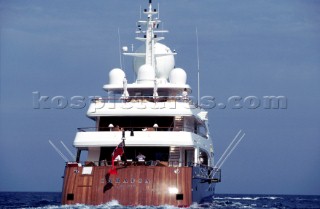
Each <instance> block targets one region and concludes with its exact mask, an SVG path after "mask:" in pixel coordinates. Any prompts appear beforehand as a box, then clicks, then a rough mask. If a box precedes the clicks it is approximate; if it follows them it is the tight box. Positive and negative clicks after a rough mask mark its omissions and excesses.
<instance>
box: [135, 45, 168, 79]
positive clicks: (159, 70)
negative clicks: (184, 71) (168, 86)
mask: <svg viewBox="0 0 320 209" xmlns="http://www.w3.org/2000/svg"><path fill="white" fill-rule="evenodd" d="M154 48H155V50H154V51H155V54H156V72H155V75H156V78H158V79H165V80H166V79H168V77H169V73H170V71H171V70H172V69H173V68H174V56H173V55H165V54H171V53H172V51H171V50H170V48H169V47H167V46H166V45H164V44H161V43H156V44H155V45H154ZM136 52H137V53H145V52H146V46H145V45H142V46H140V47H139V48H138V49H137V50H136ZM157 54H159V55H158V56H157ZM144 64H145V57H144V56H143V57H135V58H134V59H133V67H134V71H135V73H136V76H137V74H138V70H139V68H140V66H141V65H144Z"/></svg>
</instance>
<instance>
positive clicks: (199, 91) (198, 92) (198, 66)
mask: <svg viewBox="0 0 320 209" xmlns="http://www.w3.org/2000/svg"><path fill="white" fill-rule="evenodd" d="M196 37H197V61H198V106H199V103H200V60H199V38H198V28H197V27H196Z"/></svg>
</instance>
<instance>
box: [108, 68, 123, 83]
mask: <svg viewBox="0 0 320 209" xmlns="http://www.w3.org/2000/svg"><path fill="white" fill-rule="evenodd" d="M125 76H126V75H125V73H124V72H123V70H121V69H120V68H114V69H112V70H111V71H110V72H109V84H118V85H119V84H121V85H122V83H123V79H124V77H125Z"/></svg>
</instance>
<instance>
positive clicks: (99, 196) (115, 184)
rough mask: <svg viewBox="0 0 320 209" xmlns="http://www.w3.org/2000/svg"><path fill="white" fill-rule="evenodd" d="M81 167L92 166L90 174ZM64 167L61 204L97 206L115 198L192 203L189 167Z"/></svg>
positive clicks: (123, 202) (129, 202) (126, 202)
mask: <svg viewBox="0 0 320 209" xmlns="http://www.w3.org/2000/svg"><path fill="white" fill-rule="evenodd" d="M83 168H89V169H90V168H92V172H91V173H90V172H89V174H84V173H83ZM110 169H111V166H93V167H66V169H65V175H64V184H63V194H62V204H76V203H81V204H88V205H99V204H103V203H106V202H109V201H111V200H117V201H118V202H119V204H121V205H164V204H169V205H176V206H189V205H191V203H192V168H190V167H157V166H130V167H119V168H117V174H116V175H110V174H109V173H108V171H109V170H110Z"/></svg>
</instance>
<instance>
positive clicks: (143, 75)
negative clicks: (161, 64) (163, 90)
mask: <svg viewBox="0 0 320 209" xmlns="http://www.w3.org/2000/svg"><path fill="white" fill-rule="evenodd" d="M154 79H155V73H154V70H153V68H152V66H151V65H141V66H140V67H139V70H138V75H137V82H138V83H154Z"/></svg>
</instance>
